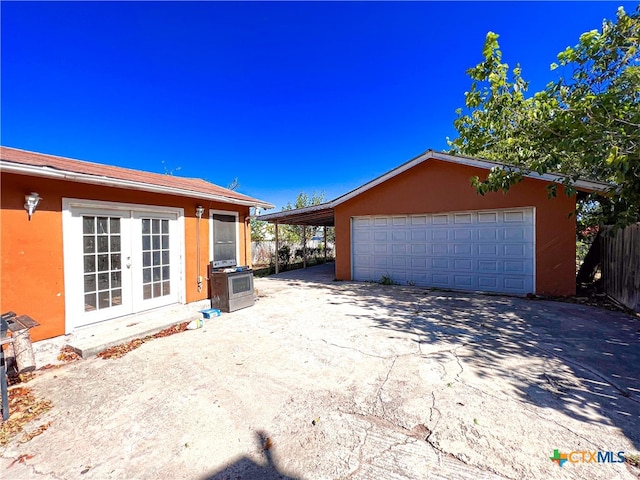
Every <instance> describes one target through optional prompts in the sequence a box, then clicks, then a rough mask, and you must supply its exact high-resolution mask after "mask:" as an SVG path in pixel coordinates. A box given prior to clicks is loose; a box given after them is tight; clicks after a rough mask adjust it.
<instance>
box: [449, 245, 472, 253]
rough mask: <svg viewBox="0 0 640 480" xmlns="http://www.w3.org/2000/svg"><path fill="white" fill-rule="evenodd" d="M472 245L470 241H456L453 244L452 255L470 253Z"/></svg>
mask: <svg viewBox="0 0 640 480" xmlns="http://www.w3.org/2000/svg"><path fill="white" fill-rule="evenodd" d="M472 251H473V245H472V244H470V243H456V244H454V245H453V254H454V255H471V252H472Z"/></svg>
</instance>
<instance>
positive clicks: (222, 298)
mask: <svg viewBox="0 0 640 480" xmlns="http://www.w3.org/2000/svg"><path fill="white" fill-rule="evenodd" d="M209 268H210V270H209V271H210V273H209V297H210V298H211V308H218V309H220V310H221V311H223V312H233V311H235V310H239V309H241V308H246V307H251V306H252V305H253V303H254V293H253V270H251V269H250V268H248V267H237V268H225V269H217V268H215V267H214V266H213V264H211V265H210V267H209Z"/></svg>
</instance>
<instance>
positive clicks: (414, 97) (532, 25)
mask: <svg viewBox="0 0 640 480" xmlns="http://www.w3.org/2000/svg"><path fill="white" fill-rule="evenodd" d="M620 5H622V6H624V7H625V10H626V11H627V12H631V11H633V10H634V8H635V7H636V5H637V4H636V3H633V2H530V3H529V2H403V3H400V2H396V3H391V2H389V3H388V2H351V3H347V2H326V3H325V2H257V3H249V2H188V3H187V2H137V3H132V2H7V1H3V2H2V3H1V5H0V8H1V22H2V23H1V27H2V34H1V35H2V38H1V40H2V43H1V75H2V78H1V80H2V84H1V95H2V97H1V101H2V111H1V121H2V123H1V130H0V135H1V138H0V141H1V142H2V145H5V146H11V147H16V148H23V149H26V150H33V151H37V152H42V153H49V154H54V155H61V156H67V157H71V158H79V159H82V160H88V161H93V162H98V163H108V164H113V165H119V166H123V167H129V168H136V169H142V170H148V171H153V172H158V173H165V172H169V173H173V174H175V175H181V176H188V177H200V178H205V179H206V180H209V181H211V182H213V183H216V184H218V185H222V186H227V185H228V184H229V183H230V182H231V181H232V180H233V179H234V178H236V177H237V178H238V181H239V183H240V187H239V189H238V191H240V192H242V193H245V194H247V195H251V196H254V197H258V198H260V199H262V200H266V201H269V202H271V203H274V204H275V205H276V207H277V210H280V208H281V207H282V206H283V205H285V204H286V203H287V202H289V201H290V202H292V203H293V202H294V201H295V198H296V196H297V194H298V193H299V192H300V191H305V192H306V193H308V194H311V193H312V192H313V191H314V190H315V191H318V192H324V193H325V198H326V199H332V198H335V197H337V196H339V195H341V194H343V193H346V192H347V191H349V190H351V189H353V188H356V187H358V186H359V185H361V184H363V183H365V182H367V181H369V180H371V179H373V178H375V177H377V176H378V175H380V174H382V173H384V172H386V171H388V170H390V169H392V168H394V167H396V166H397V165H399V164H401V163H403V162H405V161H407V160H409V159H411V158H412V157H414V156H416V155H418V154H420V153H422V152H423V151H425V150H427V149H429V148H432V149H435V150H443V149H446V148H447V144H446V137H447V136H449V137H455V134H456V132H455V129H454V128H453V120H454V119H455V117H456V115H455V110H456V108H458V107H461V106H463V103H464V92H465V91H466V90H468V89H469V86H470V80H469V79H468V77H467V76H466V75H465V71H466V70H467V69H468V68H470V67H472V66H474V65H475V64H477V63H478V62H479V61H481V59H482V57H481V52H482V46H483V42H484V38H485V35H486V33H487V32H488V31H490V30H491V31H494V32H496V33H498V34H500V39H499V41H500V45H501V49H502V51H503V60H504V61H505V62H507V63H509V65H510V66H514V65H515V64H516V63H520V64H521V66H522V68H523V76H524V78H525V79H527V80H530V82H531V88H530V91H536V90H539V89H541V88H543V87H544V85H545V84H546V83H547V82H548V81H550V80H552V79H553V78H554V77H553V75H554V74H553V73H552V72H550V70H549V64H551V63H552V62H553V61H554V60H555V59H556V55H557V53H558V52H560V51H561V50H564V48H565V47H566V46H568V45H574V44H576V43H577V41H578V37H579V35H580V34H581V33H583V32H585V31H588V30H592V29H597V28H600V26H601V24H602V20H603V19H604V18H610V19H614V18H615V12H616V10H617V7H618V6H620Z"/></svg>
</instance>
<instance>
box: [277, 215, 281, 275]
mask: <svg viewBox="0 0 640 480" xmlns="http://www.w3.org/2000/svg"><path fill="white" fill-rule="evenodd" d="M279 251H280V244H279V242H278V221H277V220H276V275H277V274H278V273H279V271H280V268H279V267H278V252H279Z"/></svg>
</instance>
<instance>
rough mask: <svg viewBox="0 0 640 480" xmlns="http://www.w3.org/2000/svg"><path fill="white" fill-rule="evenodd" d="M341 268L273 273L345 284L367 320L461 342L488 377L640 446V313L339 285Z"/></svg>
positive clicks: (460, 350) (459, 350) (465, 356)
mask: <svg viewBox="0 0 640 480" xmlns="http://www.w3.org/2000/svg"><path fill="white" fill-rule="evenodd" d="M332 265H333V264H330V265H327V266H321V267H313V268H309V269H307V270H306V271H302V272H287V273H285V274H281V275H279V276H277V277H271V278H273V279H274V280H282V281H288V282H290V283H289V285H292V284H295V283H297V282H304V283H317V285H318V288H329V289H339V291H340V293H341V294H343V295H346V296H347V297H348V298H349V299H350V300H349V303H353V304H356V305H358V306H360V307H361V308H363V309H364V310H365V311H367V310H369V311H371V315H358V318H360V319H367V320H370V321H372V322H374V324H375V325H376V327H377V328H380V329H383V330H387V331H388V332H389V333H388V335H389V337H390V338H393V337H394V332H405V333H409V334H413V335H414V338H416V337H415V336H417V340H416V341H417V342H419V343H420V344H423V345H429V344H435V343H448V344H453V345H456V347H455V350H456V357H457V358H458V360H459V361H462V362H463V363H464V364H466V365H470V366H471V367H472V369H473V372H474V373H475V375H477V376H478V377H479V378H480V381H482V379H486V380H491V379H494V380H495V379H499V380H500V381H502V382H507V383H508V384H509V385H510V386H511V387H512V389H514V390H515V391H516V392H517V395H518V397H519V400H521V401H524V402H528V403H531V404H533V405H537V406H539V407H542V408H550V409H555V410H557V411H559V412H561V413H563V414H565V415H568V416H570V417H572V418H575V419H577V420H579V421H582V422H589V423H594V424H608V425H614V426H616V427H618V428H619V429H620V430H621V431H622V432H623V433H624V435H625V436H626V437H627V438H628V439H629V440H630V441H631V442H632V443H633V444H634V446H635V448H636V449H640V319H638V318H637V317H632V316H629V315H626V314H624V313H621V312H613V311H608V310H605V309H601V308H597V307H592V306H586V305H579V304H572V303H565V302H554V301H543V300H528V299H525V298H519V297H506V296H493V295H480V294H475V293H459V292H443V291H433V290H425V289H420V288H416V287H404V286H383V285H379V284H373V283H356V282H330V281H328V280H327V279H328V274H329V273H330V272H329V270H328V268H329V266H332ZM315 268H318V274H319V275H318V276H317V277H314V273H315V272H314V270H315ZM321 268H322V269H323V270H321ZM381 309H382V311H386V314H384V315H381V314H380V312H381ZM608 447H610V448H615V446H613V445H611V446H608Z"/></svg>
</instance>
